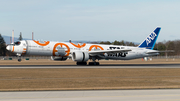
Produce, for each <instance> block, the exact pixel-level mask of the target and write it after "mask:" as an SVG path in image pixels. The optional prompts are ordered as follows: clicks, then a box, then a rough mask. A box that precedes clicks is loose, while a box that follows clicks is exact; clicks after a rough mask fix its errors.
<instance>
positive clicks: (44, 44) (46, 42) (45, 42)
mask: <svg viewBox="0 0 180 101" xmlns="http://www.w3.org/2000/svg"><path fill="white" fill-rule="evenodd" d="M33 41H34V42H35V43H36V44H38V45H40V46H47V45H48V44H49V43H50V42H49V41H44V43H40V42H39V41H35V40H33Z"/></svg>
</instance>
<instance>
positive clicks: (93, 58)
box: [89, 57, 99, 65]
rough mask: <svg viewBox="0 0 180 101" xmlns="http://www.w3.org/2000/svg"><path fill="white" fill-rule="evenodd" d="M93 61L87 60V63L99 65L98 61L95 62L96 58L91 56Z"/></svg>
mask: <svg viewBox="0 0 180 101" xmlns="http://www.w3.org/2000/svg"><path fill="white" fill-rule="evenodd" d="M92 60H93V62H89V65H99V62H96V58H95V57H92Z"/></svg>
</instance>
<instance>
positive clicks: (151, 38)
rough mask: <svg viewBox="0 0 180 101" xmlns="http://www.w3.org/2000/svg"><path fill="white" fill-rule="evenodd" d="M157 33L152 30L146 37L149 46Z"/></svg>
mask: <svg viewBox="0 0 180 101" xmlns="http://www.w3.org/2000/svg"><path fill="white" fill-rule="evenodd" d="M156 36H157V35H156V33H154V32H152V33H151V34H150V35H149V36H148V37H147V39H146V43H147V46H148V45H149V44H150V43H151V41H153V40H154V39H155V37H156Z"/></svg>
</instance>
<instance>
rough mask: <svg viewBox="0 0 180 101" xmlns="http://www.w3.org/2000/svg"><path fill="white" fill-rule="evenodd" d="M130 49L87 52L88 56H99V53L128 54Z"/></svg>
mask: <svg viewBox="0 0 180 101" xmlns="http://www.w3.org/2000/svg"><path fill="white" fill-rule="evenodd" d="M129 51H131V49H121V50H95V51H89V54H101V53H119V52H129Z"/></svg>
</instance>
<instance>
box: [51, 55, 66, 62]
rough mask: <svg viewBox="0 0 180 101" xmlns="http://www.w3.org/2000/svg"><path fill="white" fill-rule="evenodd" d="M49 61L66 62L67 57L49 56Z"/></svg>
mask: <svg viewBox="0 0 180 101" xmlns="http://www.w3.org/2000/svg"><path fill="white" fill-rule="evenodd" d="M51 60H54V61H65V60H67V57H59V56H51Z"/></svg>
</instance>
